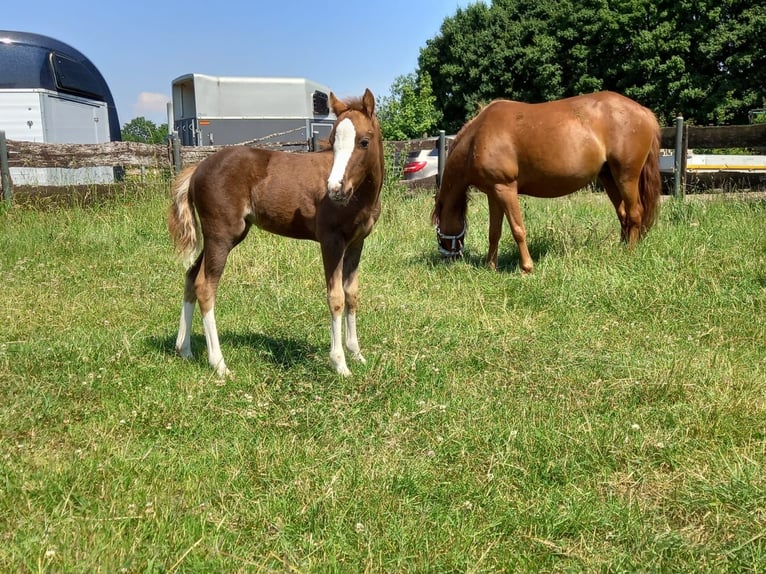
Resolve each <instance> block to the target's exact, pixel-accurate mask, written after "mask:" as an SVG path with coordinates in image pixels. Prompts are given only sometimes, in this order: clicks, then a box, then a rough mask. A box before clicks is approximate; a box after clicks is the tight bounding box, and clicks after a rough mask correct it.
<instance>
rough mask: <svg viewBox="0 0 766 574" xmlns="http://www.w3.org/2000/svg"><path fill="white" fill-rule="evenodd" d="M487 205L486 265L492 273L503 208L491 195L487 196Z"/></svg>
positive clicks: (495, 265) (494, 266)
mask: <svg viewBox="0 0 766 574" xmlns="http://www.w3.org/2000/svg"><path fill="white" fill-rule="evenodd" d="M487 203H488V204H489V250H488V251H487V265H489V266H490V268H491V269H492V270H493V271H494V270H497V251H498V246H499V245H500V237H501V236H502V234H503V206H502V205H501V204H500V202H499V201H497V199H496V198H495V197H494V196H492V195H487Z"/></svg>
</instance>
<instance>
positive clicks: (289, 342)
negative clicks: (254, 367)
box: [152, 332, 320, 369]
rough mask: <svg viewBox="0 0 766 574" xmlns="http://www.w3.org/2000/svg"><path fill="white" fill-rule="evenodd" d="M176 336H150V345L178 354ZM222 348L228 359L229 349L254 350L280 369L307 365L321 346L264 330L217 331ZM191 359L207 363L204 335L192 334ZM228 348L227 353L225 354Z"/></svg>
mask: <svg viewBox="0 0 766 574" xmlns="http://www.w3.org/2000/svg"><path fill="white" fill-rule="evenodd" d="M175 342H176V339H175V335H172V336H169V337H153V338H152V344H153V345H154V346H155V348H157V349H158V350H160V351H161V352H163V353H165V354H167V355H174V356H175V355H177V353H176V349H175ZM220 342H221V349H222V351H223V355H224V357H226V358H227V363H228V362H229V361H228V356H229V354H230V351H231V349H234V348H238V347H240V348H241V347H245V348H248V349H251V350H253V351H255V353H256V354H257V356H258V358H259V359H262V360H264V361H267V362H269V363H272V364H273V365H276V366H278V367H281V368H283V369H289V368H291V367H294V366H296V365H301V364H309V363H312V362H314V361H316V356H317V354H318V353H319V352H320V349H319V348H318V347H317V346H316V345H312V344H310V343H307V342H306V341H302V340H298V339H294V338H292V337H280V336H276V337H272V336H269V335H265V334H263V333H231V332H223V333H221V334H220ZM191 346H192V352H193V353H194V358H193V359H192V360H193V361H194V362H198V363H200V364H204V365H207V353H206V344H205V337H204V335H201V334H197V335H192V337H191ZM227 349H228V350H229V353H227Z"/></svg>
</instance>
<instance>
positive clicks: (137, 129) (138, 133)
mask: <svg viewBox="0 0 766 574" xmlns="http://www.w3.org/2000/svg"><path fill="white" fill-rule="evenodd" d="M167 138H168V124H160V126H159V127H158V126H156V125H155V124H154V122H152V121H151V120H147V119H146V118H145V117H143V116H139V117H137V118H133V119H132V120H130V121H129V122H128V123H126V124H125V125H124V126H123V127H122V139H123V141H128V142H141V143H148V144H159V143H164V142H165V141H166V140H167Z"/></svg>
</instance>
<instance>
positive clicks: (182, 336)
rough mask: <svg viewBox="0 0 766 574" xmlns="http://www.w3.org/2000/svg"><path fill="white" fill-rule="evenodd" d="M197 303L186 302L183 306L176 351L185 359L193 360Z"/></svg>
mask: <svg viewBox="0 0 766 574" xmlns="http://www.w3.org/2000/svg"><path fill="white" fill-rule="evenodd" d="M194 305H195V302H194V301H192V302H191V303H190V302H189V301H186V300H184V302H183V305H182V306H181V320H180V321H179V324H178V337H176V351H178V354H179V355H181V356H182V357H183V358H184V359H191V357H192V352H191V330H192V317H193V316H194Z"/></svg>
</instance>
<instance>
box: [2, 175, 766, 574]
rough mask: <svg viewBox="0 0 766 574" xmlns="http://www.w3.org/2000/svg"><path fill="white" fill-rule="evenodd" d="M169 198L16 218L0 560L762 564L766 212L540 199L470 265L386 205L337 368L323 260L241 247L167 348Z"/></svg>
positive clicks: (291, 247) (9, 255) (393, 194)
mask: <svg viewBox="0 0 766 574" xmlns="http://www.w3.org/2000/svg"><path fill="white" fill-rule="evenodd" d="M166 194H167V189H166V186H165V187H163V186H155V187H154V188H153V189H148V190H143V191H142V190H129V191H128V192H126V193H124V194H118V195H117V196H116V197H112V198H109V199H102V200H98V201H96V202H95V205H69V206H65V207H61V208H46V209H38V208H34V207H29V206H17V207H14V208H12V209H9V210H5V211H4V212H3V213H0V219H1V220H2V226H0V253H2V256H0V276H1V277H2V284H1V285H0V300H1V301H2V305H1V306H0V453H2V454H1V456H2V461H1V463H0V479H1V480H2V485H0V489H1V490H0V494H1V496H0V571H8V572H25V571H27V572H237V571H241V572H259V571H264V572H271V571H288V572H359V571H368V572H394V571H419V572H422V571H425V572H448V571H457V572H492V571H509V572H514V571H522V572H524V571H527V572H540V571H548V572H551V571H553V572H586V571H587V572H592V571H604V572H625V571H650V572H691V571H695V572H722V571H737V572H747V571H751V572H758V571H763V570H764V569H766V536H764V532H766V510H765V509H766V468H765V467H764V464H765V458H764V455H765V454H766V453H765V452H764V451H765V447H766V439H765V437H764V434H765V432H766V400H765V399H764V397H766V351H765V350H764V343H766V317H765V316H764V311H765V310H766V232H765V231H766V229H765V228H764V221H766V202H764V200H763V199H748V200H744V199H731V198H728V197H725V196H719V197H716V198H713V199H710V200H701V199H699V198H695V197H689V198H687V200H686V202H685V203H675V202H673V201H670V200H669V201H666V202H665V204H664V205H663V209H662V210H661V215H660V218H659V221H658V224H657V226H656V228H655V229H653V230H652V232H651V233H650V234H649V236H648V237H647V239H646V240H645V241H644V242H642V243H641V244H640V245H639V246H638V247H637V248H636V249H635V250H633V251H628V250H627V249H625V248H624V247H622V246H621V245H620V243H619V241H618V237H619V229H618V224H617V220H616V218H615V216H614V213H613V211H612V209H611V207H610V205H609V204H608V201H606V200H605V198H604V197H603V195H601V194H590V193H580V194H577V195H575V196H570V197H569V198H563V199H558V200H530V199H527V200H525V201H524V211H525V218H526V224H527V229H528V233H529V240H530V248H531V251H532V254H533V257H534V258H535V264H536V269H535V272H534V273H533V274H532V275H530V276H522V275H521V274H520V272H519V270H518V258H517V250H516V246H515V243H514V242H513V240H512V238H511V235H510V232H509V231H508V229H507V227H506V229H505V234H504V236H503V240H502V242H501V255H500V261H499V266H500V271H499V272H497V273H493V272H491V271H489V270H488V269H486V268H485V267H484V265H483V257H484V255H485V252H486V248H487V238H486V228H487V213H486V201H485V200H484V198H483V196H477V197H476V198H475V201H473V202H472V204H471V206H470V209H469V213H470V217H471V226H470V228H469V232H468V237H467V243H468V248H469V252H468V255H467V257H466V258H465V259H464V260H463V261H460V262H457V263H455V264H452V265H444V264H442V263H441V262H440V261H438V260H437V256H436V248H435V247H436V242H435V238H434V233H433V229H432V228H431V226H430V224H429V222H428V216H429V212H430V207H431V199H430V197H427V196H426V195H420V196H416V197H405V196H404V195H402V194H401V193H400V192H399V191H398V190H397V189H395V188H391V189H387V190H386V193H385V198H384V199H385V204H384V213H383V215H382V217H381V220H380V222H379V223H378V225H377V227H376V229H375V230H374V232H373V234H372V235H371V237H370V238H369V239H368V241H367V245H366V246H365V253H364V255H363V257H362V266H361V284H362V301H361V308H360V312H359V330H360V341H361V343H362V349H363V352H364V353H365V356H366V357H367V360H368V363H367V365H359V364H356V363H353V362H352V363H350V367H351V369H352V371H353V372H354V377H352V378H350V379H342V378H340V377H338V376H336V375H335V374H334V373H333V372H332V370H331V368H330V366H329V361H328V358H327V355H328V350H329V329H328V326H329V325H328V323H329V319H328V313H327V310H326V305H325V294H324V285H323V279H322V271H321V263H320V258H319V252H318V248H317V245H316V244H314V243H309V242H296V241H292V240H288V239H283V238H279V237H276V236H272V235H269V234H266V233H264V232H260V231H255V232H253V233H251V234H250V236H249V237H248V239H247V241H246V242H245V243H243V244H242V245H241V246H240V247H238V248H237V249H236V250H235V251H234V252H233V253H232V256H231V258H230V260H229V264H228V265H227V269H226V272H225V274H224V277H223V281H222V284H221V288H220V291H219V300H218V305H217V308H216V312H217V318H218V327H219V333H220V338H221V345H222V349H223V352H224V356H225V357H226V360H227V364H228V365H229V367H230V368H231V369H232V370H233V371H234V372H235V378H234V379H233V380H229V381H226V382H225V383H222V382H220V381H217V380H216V378H215V377H214V376H213V373H212V371H211V370H210V369H209V367H208V365H207V360H206V357H205V351H204V337H203V335H202V328H201V322H200V319H199V315H198V314H197V316H196V319H195V333H194V336H193V339H192V345H193V349H194V350H195V358H194V359H193V360H192V361H183V360H181V359H180V358H178V357H176V356H175V355H174V353H173V345H174V340H175V334H176V328H177V324H178V313H179V311H180V305H181V292H182V283H183V272H182V269H181V268H180V265H179V264H178V263H177V262H176V261H175V259H174V255H173V251H172V248H171V245H170V242H169V239H168V237H167V233H166V230H165V227H164V216H165V207H166V201H167V200H166Z"/></svg>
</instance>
